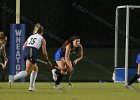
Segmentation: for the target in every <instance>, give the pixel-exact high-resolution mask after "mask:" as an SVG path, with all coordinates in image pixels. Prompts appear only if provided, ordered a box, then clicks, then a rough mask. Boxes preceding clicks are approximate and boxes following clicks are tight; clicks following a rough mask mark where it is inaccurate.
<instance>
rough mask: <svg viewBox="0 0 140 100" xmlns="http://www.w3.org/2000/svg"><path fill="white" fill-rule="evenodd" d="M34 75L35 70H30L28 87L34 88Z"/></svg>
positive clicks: (35, 73)
mask: <svg viewBox="0 0 140 100" xmlns="http://www.w3.org/2000/svg"><path fill="white" fill-rule="evenodd" d="M36 77H37V71H32V73H31V75H30V87H31V88H35V80H36Z"/></svg>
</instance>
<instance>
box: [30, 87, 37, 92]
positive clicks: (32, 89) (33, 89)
mask: <svg viewBox="0 0 140 100" xmlns="http://www.w3.org/2000/svg"><path fill="white" fill-rule="evenodd" d="M29 91H38V89H36V88H35V87H29Z"/></svg>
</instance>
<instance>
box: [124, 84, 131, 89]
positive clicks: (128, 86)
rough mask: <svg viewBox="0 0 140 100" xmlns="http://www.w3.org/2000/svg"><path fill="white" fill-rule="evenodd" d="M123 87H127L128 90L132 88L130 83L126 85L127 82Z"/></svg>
mask: <svg viewBox="0 0 140 100" xmlns="http://www.w3.org/2000/svg"><path fill="white" fill-rule="evenodd" d="M125 87H126V88H127V89H129V90H132V89H133V88H132V86H130V85H128V84H126V85H125Z"/></svg>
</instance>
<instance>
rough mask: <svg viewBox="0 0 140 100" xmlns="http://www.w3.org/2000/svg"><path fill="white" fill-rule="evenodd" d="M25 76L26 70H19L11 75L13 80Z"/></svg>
mask: <svg viewBox="0 0 140 100" xmlns="http://www.w3.org/2000/svg"><path fill="white" fill-rule="evenodd" d="M26 76H27V72H26V71H21V72H19V73H17V74H16V75H15V76H14V77H13V80H18V79H20V78H22V77H26Z"/></svg>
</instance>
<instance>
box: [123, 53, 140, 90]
mask: <svg viewBox="0 0 140 100" xmlns="http://www.w3.org/2000/svg"><path fill="white" fill-rule="evenodd" d="M136 63H137V67H138V69H137V73H136V74H135V75H134V76H133V77H132V78H131V79H130V80H129V82H128V84H125V87H126V88H128V89H132V87H131V85H132V84H133V83H134V82H135V81H136V80H137V79H138V78H139V77H140V53H139V54H138V55H137V59H136Z"/></svg>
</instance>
